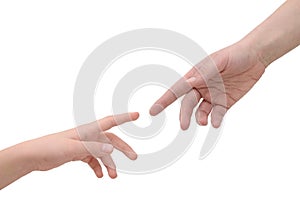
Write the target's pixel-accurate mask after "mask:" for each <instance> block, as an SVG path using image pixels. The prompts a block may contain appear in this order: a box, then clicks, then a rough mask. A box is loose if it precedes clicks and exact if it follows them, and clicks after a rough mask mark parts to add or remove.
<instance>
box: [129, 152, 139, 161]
mask: <svg viewBox="0 0 300 199" xmlns="http://www.w3.org/2000/svg"><path fill="white" fill-rule="evenodd" d="M128 156H129V159H130V160H136V159H137V157H138V155H137V154H136V153H130V154H129V155H128Z"/></svg>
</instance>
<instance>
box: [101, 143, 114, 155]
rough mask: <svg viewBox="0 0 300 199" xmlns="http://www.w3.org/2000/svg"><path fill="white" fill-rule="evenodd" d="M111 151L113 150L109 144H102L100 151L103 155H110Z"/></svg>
mask: <svg viewBox="0 0 300 199" xmlns="http://www.w3.org/2000/svg"><path fill="white" fill-rule="evenodd" d="M113 149H114V147H113V145H111V144H105V143H104V144H102V151H103V152H104V153H112V151H113Z"/></svg>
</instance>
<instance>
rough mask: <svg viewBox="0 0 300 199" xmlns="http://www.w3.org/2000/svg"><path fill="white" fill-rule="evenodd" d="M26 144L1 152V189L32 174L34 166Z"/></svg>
mask: <svg viewBox="0 0 300 199" xmlns="http://www.w3.org/2000/svg"><path fill="white" fill-rule="evenodd" d="M30 160H31V157H30V154H29V152H28V150H27V148H26V144H25V143H22V144H18V145H15V146H12V147H10V148H7V149H4V150H2V151H0V189H2V188H4V187H6V186H7V185H9V184H10V183H12V182H14V181H15V180H17V179H19V178H21V177H22V176H24V175H26V174H28V173H30V172H31V171H32V170H33V164H32V161H30Z"/></svg>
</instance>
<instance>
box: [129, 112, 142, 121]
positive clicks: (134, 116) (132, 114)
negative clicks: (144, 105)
mask: <svg viewBox="0 0 300 199" xmlns="http://www.w3.org/2000/svg"><path fill="white" fill-rule="evenodd" d="M130 114H131V119H132V120H137V119H138V118H139V117H140V114H139V112H132V113H130Z"/></svg>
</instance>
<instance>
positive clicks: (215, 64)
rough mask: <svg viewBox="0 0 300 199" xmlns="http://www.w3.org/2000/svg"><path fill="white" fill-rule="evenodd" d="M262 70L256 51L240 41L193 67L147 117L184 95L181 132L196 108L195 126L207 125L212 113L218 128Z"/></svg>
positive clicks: (263, 69)
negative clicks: (228, 111)
mask: <svg viewBox="0 0 300 199" xmlns="http://www.w3.org/2000/svg"><path fill="white" fill-rule="evenodd" d="M264 71H265V66H264V65H263V64H262V62H261V61H260V59H259V56H258V55H257V52H255V50H253V49H251V47H250V46H249V45H246V44H243V43H242V42H239V43H236V44H234V45H232V46H229V47H227V48H224V49H222V50H220V51H217V52H215V53H213V54H211V55H210V56H208V57H206V58H205V59H204V60H202V61H201V62H200V63H199V64H197V65H196V66H194V67H193V68H192V69H191V70H190V71H188V72H187V73H186V74H185V75H184V77H183V78H181V79H179V80H178V81H177V82H176V83H175V84H174V85H173V86H172V87H171V88H170V89H169V90H167V91H166V92H165V93H164V94H163V96H162V97H160V98H159V99H158V100H157V101H156V102H155V103H154V105H153V106H152V107H151V109H150V114H151V115H153V116H155V115H157V114H159V113H160V112H161V111H163V110H164V109H165V108H166V107H167V106H169V105H170V104H172V103H173V102H174V101H175V100H177V99H178V98H179V97H181V96H183V95H184V97H183V99H182V102H181V109H180V124H181V128H182V129H183V130H186V129H187V128H188V127H189V125H190V118H191V116H192V113H193V109H194V108H195V107H196V106H197V110H196V113H195V117H196V121H197V123H198V124H200V125H207V123H208V116H209V115H210V114H211V123H212V125H213V127H215V128H218V127H219V126H220V125H221V122H222V119H223V117H224V115H225V113H226V112H227V110H228V109H229V108H230V107H232V106H233V105H234V104H235V103H236V102H237V101H238V100H239V99H240V98H241V97H243V96H244V95H245V94H246V93H247V92H248V91H249V90H250V89H251V88H252V86H253V85H254V84H255V83H256V82H257V81H258V80H259V79H260V77H261V76H262V74H263V73H264ZM200 101H201V102H200ZM199 102H200V104H199ZM198 104H199V105H198Z"/></svg>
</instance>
